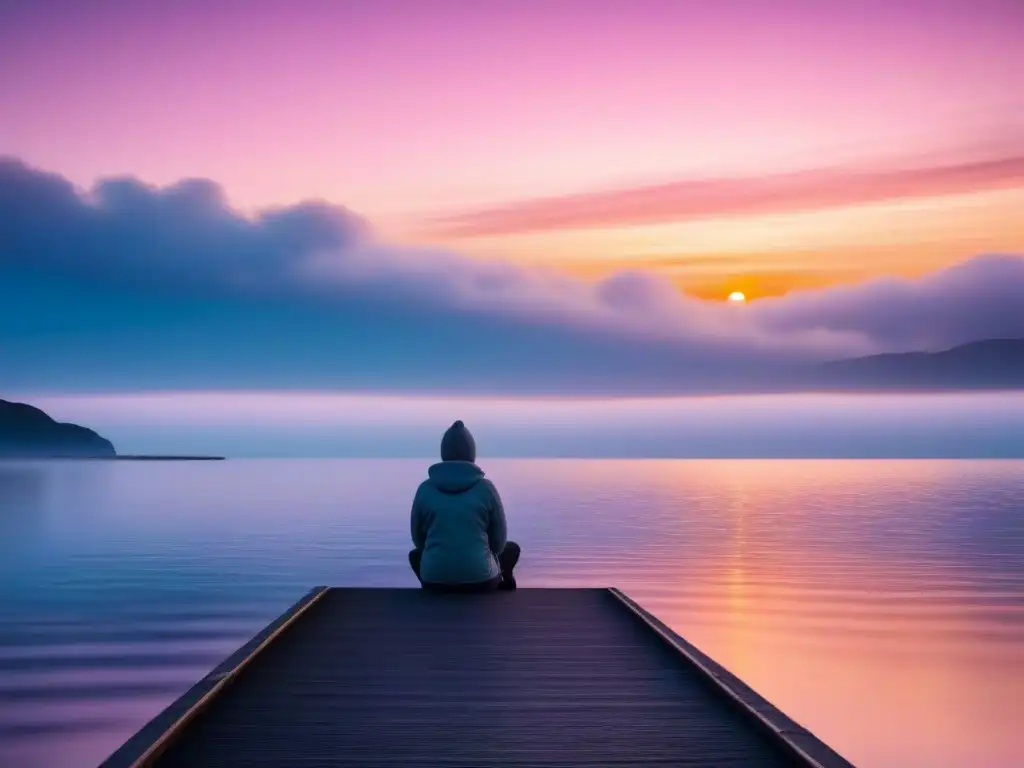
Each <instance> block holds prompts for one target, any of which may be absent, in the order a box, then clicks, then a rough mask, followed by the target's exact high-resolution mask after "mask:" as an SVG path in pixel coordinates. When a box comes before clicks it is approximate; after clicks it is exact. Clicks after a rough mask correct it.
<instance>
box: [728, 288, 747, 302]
mask: <svg viewBox="0 0 1024 768" xmlns="http://www.w3.org/2000/svg"><path fill="white" fill-rule="evenodd" d="M746 300H747V297H746V295H745V294H744V293H743V292H742V291H733V292H732V293H730V294H729V301H734V302H736V303H737V304H743V303H744V302H746Z"/></svg>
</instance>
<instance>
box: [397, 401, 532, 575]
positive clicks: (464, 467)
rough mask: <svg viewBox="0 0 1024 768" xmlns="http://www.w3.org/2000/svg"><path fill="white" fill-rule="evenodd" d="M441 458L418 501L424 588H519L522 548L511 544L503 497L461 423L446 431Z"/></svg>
mask: <svg viewBox="0 0 1024 768" xmlns="http://www.w3.org/2000/svg"><path fill="white" fill-rule="evenodd" d="M441 459H442V461H441V463H439V464H435V465H433V466H432V467H430V470H429V471H428V479H427V480H424V481H423V483H421V484H420V487H419V489H418V490H417V491H416V497H415V499H414V500H413V505H412V519H411V529H412V531H411V532H412V540H413V544H414V546H415V547H416V548H415V549H414V550H413V551H412V552H410V553H409V561H410V564H411V565H412V568H413V571H415V572H416V575H417V577H418V578H419V579H420V581H421V582H422V583H423V584H424V586H433V587H439V588H446V587H447V588H455V589H470V590H475V589H493V588H495V587H498V586H503V587H505V588H514V587H515V579H514V578H513V577H512V568H513V567H514V566H515V563H516V561H517V560H518V558H519V547H518V546H517V545H516V544H515V543H512V542H508V541H507V540H506V536H507V532H506V522H505V511H504V509H503V507H502V503H501V497H500V496H499V495H498V491H497V489H496V488H495V487H494V484H493V483H491V481H490V480H488V479H487V478H485V477H484V473H483V471H482V470H481V469H480V468H479V467H478V466H477V465H476V464H475V463H474V462H475V460H476V444H475V442H474V440H473V436H472V435H471V434H470V433H469V430H467V429H466V427H465V425H463V423H462V422H461V421H457V422H455V423H454V424H453V425H452V426H451V428H450V429H449V430H448V431H447V432H445V435H444V438H443V439H442V441H441Z"/></svg>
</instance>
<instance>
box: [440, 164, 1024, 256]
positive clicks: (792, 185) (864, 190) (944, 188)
mask: <svg viewBox="0 0 1024 768" xmlns="http://www.w3.org/2000/svg"><path fill="white" fill-rule="evenodd" d="M1019 186H1024V152H1018V153H1011V154H1006V155H1003V156H999V157H995V158H987V159H976V160H960V161H949V160H948V161H946V162H937V163H933V164H927V165H926V164H921V165H903V166H902V167H894V168H889V169H868V170H863V169H862V170H858V169H855V168H818V169H812V170H804V171H798V172H793V173H779V174H771V175H764V176H743V177H740V176H736V177H719V178H694V179H683V180H680V181H675V182H670V183H666V184H653V185H648V186H636V187H629V188H624V189H613V190H604V191H596V192H584V193H579V194H573V195H564V196H559V197H543V198H534V199H526V200H518V201H513V202H510V203H508V204H505V205H499V206H495V207H490V208H484V209H480V210H473V211H466V212H462V213H457V214H454V215H450V216H445V217H441V218H438V219H436V220H434V221H432V222H431V223H430V224H429V226H428V229H429V231H430V232H431V233H432V234H434V235H438V236H443V237H450V238H451V237H455V238H459V237H485V236H497V235H517V234H525V233H530V232H542V231H551V230H560V229H586V228H594V227H620V226H628V225H640V224H660V223H664V222H673V221H687V220H692V219H701V218H710V217H717V216H741V215H759V214H777V213H793V212H802V211H819V210H824V209H828V208H837V207H842V206H849V205H858V204H865V203H879V202H885V201H891V200H901V199H909V198H918V197H931V196H941V195H953V194H962V193H969V192H979V191H986V190H993V189H1001V188H1015V187H1019Z"/></svg>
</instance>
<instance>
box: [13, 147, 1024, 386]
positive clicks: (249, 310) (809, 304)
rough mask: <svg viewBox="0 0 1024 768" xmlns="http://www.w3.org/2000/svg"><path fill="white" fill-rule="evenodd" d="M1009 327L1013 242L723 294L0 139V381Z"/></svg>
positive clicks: (179, 379)
mask: <svg viewBox="0 0 1024 768" xmlns="http://www.w3.org/2000/svg"><path fill="white" fill-rule="evenodd" d="M1007 336H1024V259H1022V258H1021V257H1016V256H1000V257H996V256H989V257H981V258H976V259H973V260H970V261H968V262H965V263H963V264H961V265H959V266H957V267H955V268H953V269H949V270H946V271H943V272H939V273H935V274H933V275H930V276H928V277H926V278H924V279H921V280H913V281H908V280H903V281H898V280H877V281H871V282H868V283H864V284H861V285H857V286H850V287H845V288H833V289H828V290H821V291H810V292H803V293H794V294H790V295H789V296H787V297H783V298H780V299H772V300H765V301H761V302H756V303H754V304H753V305H751V306H749V307H735V306H726V305H723V304H720V303H712V302H704V301H699V300H696V299H693V298H689V297H685V296H682V295H680V294H679V293H678V292H677V291H676V290H675V289H674V288H673V287H672V286H671V285H670V284H669V283H668V282H665V281H664V280H662V279H660V278H656V277H654V276H651V275H649V274H646V273H641V272H625V273H621V274H618V275H615V276H613V277H611V278H609V279H607V280H605V281H603V282H600V283H596V284H591V283H585V282H582V281H579V280H575V279H572V278H569V277H566V276H564V275H561V274H559V273H556V272H551V271H546V270H541V269H527V268H522V267H519V266H515V265H512V264H508V263H500V262H485V261H480V260H474V259H469V258H465V257H462V256H459V255H457V254H454V253H451V252H447V251H439V250H430V249H415V248H399V247H393V246H389V245H388V244H386V243H384V242H382V241H381V240H380V239H379V238H377V237H376V236H375V235H374V233H373V232H372V230H371V229H370V227H369V225H368V224H367V223H366V222H365V221H363V220H362V219H361V218H359V217H358V216H356V215H355V214H353V213H352V212H350V211H348V210H346V209H344V208H341V207H338V206H334V205H330V204H327V203H323V202H305V203H301V204H298V205H294V206H290V207H282V208H279V209H275V210H269V211H263V212H261V213H259V214H258V215H256V216H254V217H251V218H247V217H244V216H242V215H241V214H239V213H238V212H236V211H234V210H232V209H231V208H230V207H229V206H228V205H227V204H226V202H225V200H224V196H223V194H222V192H221V190H220V188H219V187H218V186H217V185H216V184H214V183H212V182H210V181H207V180H189V181H183V182H180V183H178V184H175V185H173V186H170V187H166V188H154V187H150V186H147V185H145V184H142V183H140V182H139V181H137V180H134V179H116V180H106V181H102V182H100V183H98V184H97V185H96V186H95V187H94V188H93V189H91V190H89V191H87V192H81V191H78V190H76V189H74V187H73V186H72V185H71V184H69V183H68V182H67V181H66V180H65V179H63V178H62V177H60V176H57V175H54V174H46V173H42V172H39V171H36V170H34V169H31V168H28V167H26V166H25V165H23V164H22V163H20V162H18V161H15V160H6V161H0V352H2V353H3V354H2V355H0V386H7V387H15V386H17V387H49V388H56V389H61V388H63V389H75V388H109V387H118V388H129V389H130V388H136V387H140V388H153V387H165V388H166V387H232V386H247V387H277V386H291V387H299V386H301V387H310V388H315V387H327V388H332V387H338V388H350V389H358V388H363V389H367V388H370V389H397V390H414V389H422V390H436V389H445V390H453V391H454V390H458V391H506V392H519V391H546V392H582V391H601V392H650V391H659V392H662V391H664V392H667V391H686V390H687V389H701V388H705V389H706V388H717V387H726V388H728V387H731V386H738V385H744V386H749V385H750V382H751V381H757V380H763V381H770V380H771V379H772V376H773V375H776V374H777V373H779V372H780V371H782V370H784V369H786V368H787V366H791V365H795V364H798V363H802V362H807V361H814V360H824V359H831V358H836V357H845V356H849V355H856V354H867V353H871V352H876V351H893V350H903V349H917V348H930V349H941V348H945V347H948V346H952V345H955V344H958V343H962V342H965V341H971V340H974V339H981V338H989V337H1007ZM757 377H763V378H762V379H758V378H757Z"/></svg>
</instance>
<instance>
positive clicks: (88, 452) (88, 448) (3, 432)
mask: <svg viewBox="0 0 1024 768" xmlns="http://www.w3.org/2000/svg"><path fill="white" fill-rule="evenodd" d="M115 456H117V452H116V451H115V450H114V445H113V443H111V442H110V441H109V440H107V439H106V438H104V437H101V436H100V435H98V434H97V433H96V432H94V431H93V430H91V429H88V428H87V427H81V426H79V425H78V424H64V423H61V422H59V421H54V420H53V419H52V418H50V416H48V415H47V414H46V413H45V412H43V411H41V410H40V409H38V408H35V407H33V406H31V405H28V404H26V403H12V402H9V401H7V400H0V458H112V457H115Z"/></svg>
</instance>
